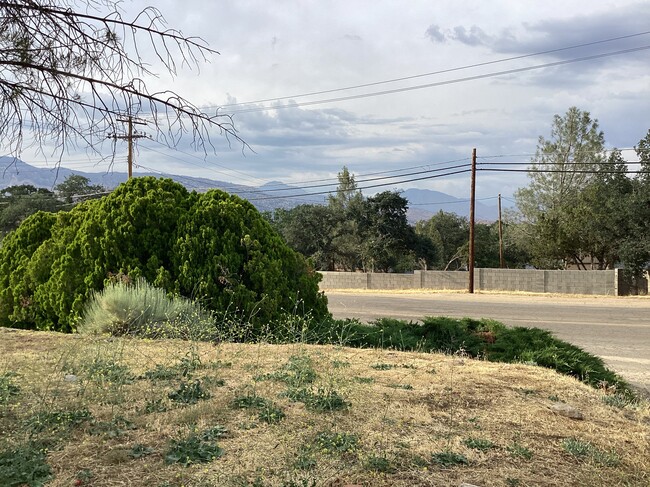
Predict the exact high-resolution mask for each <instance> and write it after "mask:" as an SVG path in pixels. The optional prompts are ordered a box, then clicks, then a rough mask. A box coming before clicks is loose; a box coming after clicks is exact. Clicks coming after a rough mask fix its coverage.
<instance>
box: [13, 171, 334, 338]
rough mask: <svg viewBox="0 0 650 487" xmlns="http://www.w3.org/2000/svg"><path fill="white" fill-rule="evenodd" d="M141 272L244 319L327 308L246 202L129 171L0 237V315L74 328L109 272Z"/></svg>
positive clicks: (298, 259)
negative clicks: (99, 192) (100, 193)
mask: <svg viewBox="0 0 650 487" xmlns="http://www.w3.org/2000/svg"><path fill="white" fill-rule="evenodd" d="M116 275H121V276H127V278H128V279H131V280H134V279H137V278H140V277H142V278H144V279H146V280H147V281H148V282H150V283H151V284H153V285H155V286H157V287H161V288H163V289H165V290H167V291H168V292H170V293H174V294H180V295H183V296H185V297H189V298H193V299H199V300H200V302H201V303H202V304H203V305H204V306H206V307H207V308H208V309H210V310H213V311H215V312H217V313H223V314H224V315H225V314H227V313H226V312H229V313H236V314H237V316H238V318H239V319H243V320H248V321H250V322H251V323H253V324H257V325H260V326H261V324H263V323H264V324H265V323H268V322H269V321H271V320H274V319H276V318H278V317H279V316H281V315H282V314H284V313H296V314H306V313H310V314H311V315H312V316H314V317H316V318H320V317H323V316H325V315H326V314H327V301H326V298H325V297H324V295H322V293H319V291H318V281H319V276H318V275H317V274H316V273H314V272H313V271H312V270H311V268H310V267H309V266H308V265H307V263H306V262H305V260H304V258H303V257H302V256H301V255H299V254H297V253H296V252H294V251H292V250H291V249H290V248H289V247H288V246H287V245H286V244H285V243H284V242H283V241H282V239H281V238H280V236H279V235H277V234H276V233H275V232H274V231H273V230H272V228H271V227H270V225H269V224H268V223H267V222H266V221H264V220H263V219H262V217H261V215H260V214H259V213H258V212H257V210H256V209H255V208H254V207H253V206H252V205H251V204H250V203H248V202H246V201H244V200H242V199H240V198H238V197H236V196H231V195H228V194H226V193H224V192H222V191H219V190H212V191H208V192H207V193H204V194H197V193H189V192H188V191H187V190H186V189H185V188H184V187H183V186H181V185H180V184H178V183H175V182H173V181H172V180H169V179H155V178H152V177H144V178H134V179H131V180H129V181H128V182H127V183H124V184H122V185H120V186H119V187H118V188H117V189H116V190H115V191H113V192H112V193H111V194H109V195H108V196H105V197H103V198H101V199H97V200H88V201H85V202H83V203H80V204H79V205H77V206H75V207H74V208H73V209H72V210H71V211H62V212H59V213H56V214H50V213H43V212H38V213H36V214H34V215H32V216H31V217H29V218H27V219H26V220H25V221H24V222H23V223H22V224H21V225H20V227H18V229H17V230H15V231H14V232H12V233H10V234H9V235H8V236H7V237H5V239H4V241H3V243H2V246H1V247H0V324H3V325H7V324H11V325H13V326H24V327H29V328H39V329H54V330H63V331H70V330H74V328H75V326H76V324H77V323H78V321H79V318H80V313H81V310H82V308H83V305H84V303H85V302H86V301H87V300H88V298H89V297H90V296H91V295H92V293H93V292H94V291H98V290H101V289H102V288H103V287H104V284H105V283H106V282H107V279H110V278H111V276H116Z"/></svg>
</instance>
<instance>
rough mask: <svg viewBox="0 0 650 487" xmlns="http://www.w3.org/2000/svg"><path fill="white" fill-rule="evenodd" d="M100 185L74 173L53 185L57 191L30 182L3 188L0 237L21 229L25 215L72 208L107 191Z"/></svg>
mask: <svg viewBox="0 0 650 487" xmlns="http://www.w3.org/2000/svg"><path fill="white" fill-rule="evenodd" d="M106 191H107V190H106V188H104V187H103V186H101V185H94V184H90V179H88V178H87V177H84V176H80V175H78V174H73V175H70V176H68V177H66V178H65V180H64V181H63V182H62V183H60V184H58V185H56V186H55V187H54V191H51V190H49V189H46V188H37V187H35V186H33V185H31V184H20V185H15V186H9V187H7V188H4V189H2V190H0V237H3V236H4V235H6V234H7V233H9V232H11V231H12V230H15V229H16V228H18V226H19V225H20V224H21V222H22V221H23V220H25V218H27V217H28V216H30V215H32V214H34V213H36V212H37V211H48V212H57V211H61V210H69V209H71V207H72V206H73V204H74V203H77V202H79V201H83V200H86V199H89V198H96V197H99V196H101V195H102V194H104V193H106Z"/></svg>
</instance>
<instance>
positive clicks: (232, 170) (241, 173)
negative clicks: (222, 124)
mask: <svg viewBox="0 0 650 487" xmlns="http://www.w3.org/2000/svg"><path fill="white" fill-rule="evenodd" d="M152 141H153V142H155V143H157V144H159V145H162V146H163V147H165V148H167V149H171V150H173V151H175V152H179V153H181V154H185V155H186V156H189V157H192V158H194V159H198V160H200V161H202V162H204V163H208V164H212V165H214V166H217V167H221V168H223V169H225V170H227V171H230V172H233V173H235V174H240V175H242V176H244V179H248V180H250V181H252V180H257V181H260V182H263V183H264V182H266V181H265V180H263V179H260V178H257V177H255V176H251V175H250V174H246V173H245V172H242V171H238V170H236V169H231V168H229V167H226V166H224V165H222V164H218V163H216V162H213V161H207V160H206V159H204V158H202V157H199V156H196V155H194V154H191V153H189V152H186V151H182V150H180V149H178V148H176V147H170V146H168V145H165V144H163V143H162V142H159V141H157V140H152ZM146 148H147V149H149V150H153V151H154V152H159V151H156V150H155V149H152V148H151V147H146ZM159 153H161V152H159ZM162 154H163V155H167V156H169V157H171V158H174V159H179V158H178V157H175V156H172V155H169V154H164V153H162ZM179 160H183V159H179ZM195 165H196V164H195ZM199 167H201V168H203V169H205V167H204V166H199ZM208 170H210V171H213V172H215V173H217V174H218V173H220V171H217V170H216V169H210V168H208Z"/></svg>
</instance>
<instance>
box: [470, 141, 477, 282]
mask: <svg viewBox="0 0 650 487" xmlns="http://www.w3.org/2000/svg"><path fill="white" fill-rule="evenodd" d="M475 203H476V148H474V149H473V150H472V181H471V189H470V196H469V263H468V268H469V269H468V270H469V288H468V292H469V293H470V294H473V293H474V207H475Z"/></svg>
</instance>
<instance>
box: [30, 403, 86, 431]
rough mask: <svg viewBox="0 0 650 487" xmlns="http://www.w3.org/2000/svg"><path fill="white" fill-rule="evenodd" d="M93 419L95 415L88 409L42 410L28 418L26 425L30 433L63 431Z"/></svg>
mask: <svg viewBox="0 0 650 487" xmlns="http://www.w3.org/2000/svg"><path fill="white" fill-rule="evenodd" d="M92 419H93V416H92V414H91V413H90V411H88V410H87V409H79V410H72V411H42V412H39V413H36V414H34V415H33V416H31V417H30V418H28V419H27V420H26V422H25V426H26V429H27V431H28V432H29V433H30V434H38V433H41V432H44V431H47V432H50V433H63V432H67V431H69V430H70V429H72V428H75V427H77V426H80V425H82V424H83V423H85V422H88V421H91V420H92Z"/></svg>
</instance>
